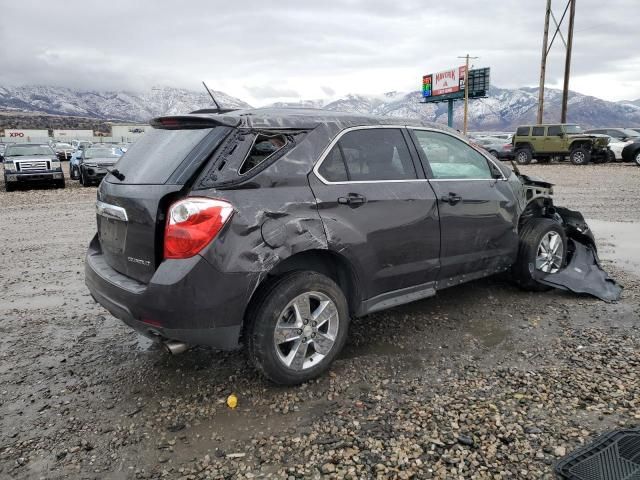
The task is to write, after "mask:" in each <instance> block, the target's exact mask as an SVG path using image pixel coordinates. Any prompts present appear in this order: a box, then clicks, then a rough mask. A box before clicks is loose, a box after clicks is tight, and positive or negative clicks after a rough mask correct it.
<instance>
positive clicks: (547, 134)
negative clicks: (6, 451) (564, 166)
mask: <svg viewBox="0 0 640 480" xmlns="http://www.w3.org/2000/svg"><path fill="white" fill-rule="evenodd" d="M608 143H609V137H607V136H606V135H596V134H586V133H585V132H584V131H583V130H582V128H581V127H580V126H579V125H575V124H553V125H523V126H520V127H518V128H517V129H516V134H515V135H514V137H513V145H514V156H515V159H516V161H517V162H518V163H520V164H522V165H526V164H528V163H530V162H531V160H532V159H533V158H535V159H537V160H538V162H543V163H544V162H550V161H551V160H552V159H553V158H554V157H560V158H565V157H568V158H569V160H570V161H571V163H573V164H574V165H586V164H587V163H589V162H591V161H593V162H596V163H601V162H606V161H607V160H609V159H610V158H611V154H610V153H609V151H608V147H607V145H608Z"/></svg>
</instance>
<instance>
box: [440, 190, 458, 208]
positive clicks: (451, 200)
mask: <svg viewBox="0 0 640 480" xmlns="http://www.w3.org/2000/svg"><path fill="white" fill-rule="evenodd" d="M440 200H441V201H442V202H444V203H448V204H449V205H455V204H456V203H458V202H460V201H461V200H462V197H461V196H460V195H457V194H455V193H453V192H449V195H443V196H442V197H440Z"/></svg>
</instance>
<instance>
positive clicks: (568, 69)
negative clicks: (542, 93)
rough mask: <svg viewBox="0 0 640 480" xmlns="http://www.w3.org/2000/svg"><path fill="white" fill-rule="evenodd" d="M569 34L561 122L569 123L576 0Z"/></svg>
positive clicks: (571, 14)
mask: <svg viewBox="0 0 640 480" xmlns="http://www.w3.org/2000/svg"><path fill="white" fill-rule="evenodd" d="M569 2H570V3H571V7H570V9H569V32H568V34H567V55H566V57H565V62H564V86H563V89H562V114H561V116H560V122H561V123H566V122H567V103H568V101H569V74H570V72H571V49H572V47H573V22H574V18H575V15H576V0H569Z"/></svg>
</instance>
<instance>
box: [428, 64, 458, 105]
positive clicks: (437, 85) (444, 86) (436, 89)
mask: <svg viewBox="0 0 640 480" xmlns="http://www.w3.org/2000/svg"><path fill="white" fill-rule="evenodd" d="M464 72H465V67H464V66H461V67H457V68H452V69H450V70H445V71H443V72H438V73H434V74H433V93H432V95H433V96H434V97H437V96H438V95H445V94H447V93H456V92H460V91H462V90H464V76H465V75H464Z"/></svg>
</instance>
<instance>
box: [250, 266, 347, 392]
mask: <svg viewBox="0 0 640 480" xmlns="http://www.w3.org/2000/svg"><path fill="white" fill-rule="evenodd" d="M258 295H259V296H258V297H257V298H256V300H255V301H254V302H252V306H251V307H250V308H249V311H248V312H247V317H246V321H247V322H248V326H247V350H248V354H249V358H250V360H251V361H252V362H253V364H254V365H255V367H256V368H257V370H258V371H260V373H262V374H263V375H264V376H265V377H266V378H268V379H269V380H271V381H272V382H274V383H277V384H280V385H297V384H299V383H302V382H306V381H308V380H311V379H313V378H316V377H318V376H319V375H321V374H323V373H324V372H325V371H326V370H327V369H328V368H329V367H330V365H331V363H332V362H333V360H334V359H335V358H336V356H337V355H338V354H339V353H340V350H342V347H343V346H344V344H345V341H346V339H347V332H348V329H349V308H348V305H347V300H346V298H345V296H344V293H343V292H342V290H341V289H340V287H339V286H338V285H337V284H336V283H335V282H334V281H333V280H331V279H330V278H328V277H326V276H324V275H321V274H319V273H316V272H312V271H304V272H293V273H290V274H287V275H284V276H283V277H280V278H277V279H275V280H274V281H273V283H272V284H270V285H268V286H267V287H266V288H265V289H264V290H263V291H262V292H260V293H258Z"/></svg>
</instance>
